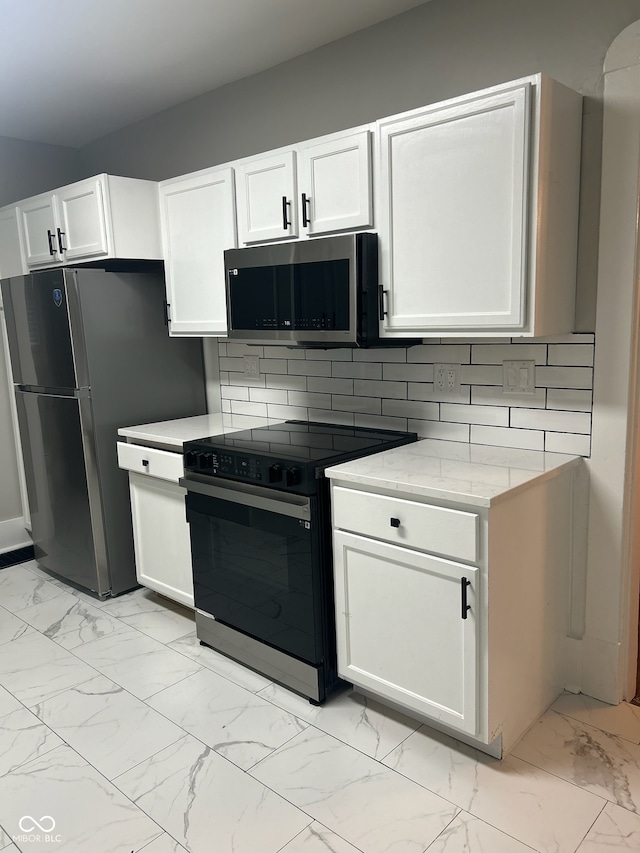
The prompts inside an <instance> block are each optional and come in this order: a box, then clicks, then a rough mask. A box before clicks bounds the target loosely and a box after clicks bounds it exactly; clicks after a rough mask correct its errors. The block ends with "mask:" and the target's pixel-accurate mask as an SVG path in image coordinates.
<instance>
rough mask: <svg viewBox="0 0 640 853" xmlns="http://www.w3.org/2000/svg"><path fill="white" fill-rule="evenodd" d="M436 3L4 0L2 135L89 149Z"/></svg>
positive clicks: (0, 14)
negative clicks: (237, 82) (138, 123)
mask: <svg viewBox="0 0 640 853" xmlns="http://www.w3.org/2000/svg"><path fill="white" fill-rule="evenodd" d="M423 2H425V0H0V21H2V24H1V26H0V136H12V137H16V138H18V139H28V140H31V141H34V142H48V143H52V144H58V145H70V146H73V147H80V146H82V145H84V144H86V143H88V142H91V141H92V140H94V139H97V138H99V137H101V136H103V135H105V134H107V133H110V132H111V131H113V130H117V129H118V128H121V127H125V126H126V125H128V124H131V123H132V122H135V121H138V120H139V119H142V118H146V117H148V116H150V115H153V114H155V113H157V112H160V111H161V110H164V109H167V108H168V107H171V106H173V105H175V104H178V103H180V102H182V101H185V100H188V99H189V98H193V97H195V96H196V95H200V94H202V93H204V92H208V91H210V90H211V89H215V88H217V87H218V86H222V85H224V84H225V83H229V82H231V81H233V80H239V79H240V78H242V77H247V76H248V75H250V74H255V73H256V72H259V71H263V70H265V69H266V68H271V67H273V66H274V65H277V64H279V63H280V62H284V61H285V60H287V59H291V58H292V57H294V56H298V55H300V54H302V53H306V52H307V51H309V50H313V49H314V48H317V47H320V46H321V45H323V44H327V43H328V42H331V41H334V40H336V39H339V38H341V37H343V36H345V35H348V34H350V33H353V32H355V31H356V30H360V29H363V28H364V27H368V26H370V25H372V24H375V23H377V22H379V21H382V20H384V19H385V18H390V17H392V16H394V15H398V14H400V13H401V12H405V11H406V10H407V9H411V8H413V7H414V6H419V5H421V4H422V3H423Z"/></svg>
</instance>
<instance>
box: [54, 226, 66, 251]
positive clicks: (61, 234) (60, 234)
mask: <svg viewBox="0 0 640 853" xmlns="http://www.w3.org/2000/svg"><path fill="white" fill-rule="evenodd" d="M56 230H57V232H58V245H59V246H60V253H62V252H65V251H66V250H67V247H66V246H64V245H63V243H62V238H63V237H66V234H65V232H64V231H61V230H60V229H59V228H57V229H56Z"/></svg>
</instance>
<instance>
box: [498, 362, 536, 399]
mask: <svg viewBox="0 0 640 853" xmlns="http://www.w3.org/2000/svg"><path fill="white" fill-rule="evenodd" d="M502 392H503V394H535V393H536V363H535V361H503V362H502Z"/></svg>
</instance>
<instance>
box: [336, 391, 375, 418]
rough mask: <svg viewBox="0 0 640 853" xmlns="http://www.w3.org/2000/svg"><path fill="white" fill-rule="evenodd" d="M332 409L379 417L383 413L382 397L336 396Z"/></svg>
mask: <svg viewBox="0 0 640 853" xmlns="http://www.w3.org/2000/svg"><path fill="white" fill-rule="evenodd" d="M331 408H332V409H337V410H338V411H341V412H361V413H366V414H370V415H379V414H381V411H382V400H381V399H380V397H347V396H343V395H341V394H334V395H333V396H332V398H331Z"/></svg>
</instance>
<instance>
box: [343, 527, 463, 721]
mask: <svg viewBox="0 0 640 853" xmlns="http://www.w3.org/2000/svg"><path fill="white" fill-rule="evenodd" d="M334 553H335V568H336V574H335V577H336V613H337V632H338V650H339V651H338V668H339V670H340V675H341V676H342V677H343V678H346V679H348V680H349V681H351V682H353V683H356V684H359V685H360V686H361V687H365V688H368V689H370V690H372V691H373V692H376V693H380V694H383V695H384V696H386V697H387V698H389V699H392V700H394V701H395V702H397V703H398V704H401V705H404V706H405V707H407V708H411V709H412V710H414V711H418V712H419V713H429V714H430V715H431V716H432V717H433V718H434V719H436V720H439V721H441V722H443V723H446V724H448V725H450V726H454V727H455V728H457V729H460V730H461V731H464V732H467V733H468V734H471V735H475V734H476V733H477V726H478V720H477V716H478V715H477V710H476V709H477V695H476V694H477V691H476V679H477V657H478V619H477V613H476V607H475V602H476V595H477V583H476V576H477V574H478V570H477V569H475V568H471V567H469V566H464V565H462V564H461V563H453V562H450V561H449V560H442V559H439V558H438V557H432V556H431V555H429V554H423V553H421V552H419V551H413V550H410V549H408V548H399V547H398V546H397V545H389V544H386V543H381V542H377V541H372V540H371V539H367V538H365V537H363V536H355V535H353V534H351V533H343V532H342V531H337V532H336V533H335V536H334ZM463 602H464V605H463ZM463 606H464V610H463ZM467 606H468V607H469V608H470V609H469V610H467V609H466V607H467Z"/></svg>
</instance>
